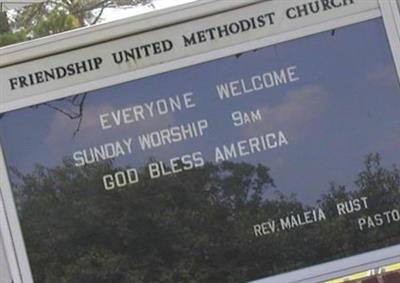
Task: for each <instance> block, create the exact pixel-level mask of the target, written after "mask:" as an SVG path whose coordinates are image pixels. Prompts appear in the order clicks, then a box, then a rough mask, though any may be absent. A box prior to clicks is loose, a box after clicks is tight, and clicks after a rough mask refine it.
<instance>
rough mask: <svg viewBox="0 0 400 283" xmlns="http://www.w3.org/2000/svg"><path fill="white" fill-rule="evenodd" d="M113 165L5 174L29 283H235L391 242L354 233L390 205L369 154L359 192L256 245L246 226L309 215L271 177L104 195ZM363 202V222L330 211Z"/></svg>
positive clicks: (215, 173) (225, 169)
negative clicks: (366, 205)
mask: <svg viewBox="0 0 400 283" xmlns="http://www.w3.org/2000/svg"><path fill="white" fill-rule="evenodd" d="M120 169H121V168H114V166H113V165H112V163H111V162H108V163H103V164H97V165H87V166H85V167H83V168H80V169H78V168H76V167H74V165H73V163H72V162H71V161H65V162H64V164H63V165H62V166H59V167H56V168H45V167H43V166H36V168H35V170H34V172H32V173H30V174H20V173H18V172H15V173H16V176H14V180H15V184H19V185H15V186H16V189H15V193H16V194H15V198H16V200H17V208H18V212H19V215H20V218H21V224H22V228H23V233H24V238H25V241H26V243H27V248H28V254H29V256H30V260H31V264H32V267H33V270H34V277H35V282H43V283H53V282H60V283H64V282H65V283H67V282H76V283H79V282H82V283H90V282H93V283H94V282H96V283H108V282H110V283H125V282H126V283H135V282H138V283H139V282H146V283H152V282H154V283H155V282H157V283H169V282H174V283H175V282H178V283H179V282H191V283H200V282H207V283H214V282H215V283H220V282H244V281H246V280H248V279H249V278H251V279H255V278H260V277H264V276H268V275H272V274H276V273H279V272H284V271H287V270H292V269H296V268H301V267H305V266H308V265H312V264H317V263H321V262H322V261H327V260H332V259H335V258H339V257H343V256H347V255H353V254H355V253H358V252H363V251H365V250H366V249H372V248H378V247H382V246H386V245H389V244H394V243H398V242H399V240H400V236H399V235H400V227H398V225H387V226H384V227H381V228H379V229H376V230H373V231H371V232H368V233H367V232H361V231H359V230H358V229H357V222H356V221H357V218H358V217H361V216H363V215H364V214H367V213H368V214H371V213H375V212H382V211H385V210H387V209H389V208H392V209H394V208H399V196H400V174H399V171H398V170H397V169H396V168H395V167H394V168H392V169H386V168H383V167H382V166H381V163H380V158H379V156H378V155H369V156H367V158H366V161H365V169H364V171H362V172H361V173H360V174H359V176H358V177H357V179H356V181H355V184H356V187H357V189H352V190H347V189H346V187H344V186H338V185H335V184H332V185H331V189H330V191H329V192H328V193H327V194H325V195H323V196H322V197H321V199H320V201H319V206H320V207H321V208H322V209H323V210H324V211H325V213H326V214H327V217H328V218H329V219H328V220H327V221H323V222H317V223H314V224H311V225H305V226H302V227H297V228H295V229H292V230H289V231H281V232H279V233H275V234H272V235H269V236H267V237H260V238H256V237H254V234H253V231H252V225H253V224H256V223H262V222H264V221H266V220H268V219H279V218H282V217H286V216H287V215H289V214H297V213H302V212H304V211H305V210H308V209H310V208H311V207H310V206H309V204H304V203H302V202H300V201H298V200H296V198H295V197H294V196H291V197H287V196H284V195H283V194H281V193H279V194H277V195H276V196H275V197H266V195H267V194H270V193H271V190H272V189H273V188H274V186H275V185H274V181H273V179H272V177H271V175H270V169H269V168H267V167H265V166H263V165H258V166H254V165H251V164H246V163H232V162H225V163H222V164H218V165H214V164H207V165H206V166H205V167H203V168H199V169H195V170H191V171H187V172H182V173H179V174H177V175H170V176H165V177H162V178H158V179H153V180H149V178H148V172H146V171H145V170H141V172H140V178H141V182H139V183H138V184H135V185H132V186H130V187H127V188H124V189H120V190H114V191H105V190H104V189H103V187H102V183H101V180H102V176H103V175H105V174H108V173H110V172H112V171H118V170H120ZM360 196H367V197H368V198H369V199H370V200H371V201H370V204H371V208H370V209H369V210H367V211H364V212H362V214H357V213H356V214H350V215H347V216H345V217H343V216H340V217H339V216H337V213H336V212H335V211H336V203H338V202H340V201H345V200H349V199H352V198H356V197H360Z"/></svg>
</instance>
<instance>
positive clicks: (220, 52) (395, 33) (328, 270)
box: [0, 0, 400, 283]
mask: <svg viewBox="0 0 400 283" xmlns="http://www.w3.org/2000/svg"><path fill="white" fill-rule="evenodd" d="M299 1H302V0H299ZM362 1H365V2H367V1H369V2H377V3H378V6H377V8H374V9H369V10H363V11H358V12H354V13H353V14H352V15H346V16H341V17H336V18H334V19H331V20H327V21H326V20H322V19H320V21H319V22H318V23H314V24H312V25H309V26H304V27H302V28H299V29H293V30H289V31H285V32H283V33H277V34H274V35H271V36H268V37H264V38H259V39H255V40H252V41H249V42H242V43H239V44H233V45H230V46H225V47H223V48H221V49H217V50H212V51H209V52H203V53H200V54H194V55H190V56H188V57H184V58H179V59H176V60H173V61H169V62H166V63H162V64H154V65H152V66H148V67H144V68H142V69H138V70H134V71H131V72H126V73H122V74H118V75H115V76H110V77H107V78H103V79H102V80H100V81H99V80H97V81H96V80H93V81H90V82H85V83H81V84H78V85H74V86H69V87H66V88H62V89H59V90H52V91H49V92H46V93H42V94H40V95H37V96H32V97H28V98H26V97H25V98H23V99H21V100H15V101H12V102H10V103H7V105H6V106H4V105H0V113H1V112H6V111H9V110H12V109H17V108H22V107H26V106H29V105H33V104H36V103H40V102H44V101H49V100H54V99H57V98H61V97H67V96H71V95H74V94H79V93H82V92H85V91H88V90H94V89H99V88H102V87H106V86H110V85H114V84H118V83H122V82H126V81H131V80H134V79H139V78H143V77H147V76H151V75H155V74H158V73H162V72H166V71H170V70H175V69H180V68H183V67H186V66H190V65H194V64H198V63H202V62H206V61H211V60H215V59H218V58H222V57H226V56H229V55H232V54H237V53H241V52H245V51H248V50H252V49H256V48H260V47H265V46H269V45H273V44H277V43H281V42H285V41H288V40H293V39H296V38H301V37H305V36H308V35H312V34H316V33H319V32H323V31H327V30H331V29H335V28H340V27H344V26H347V25H351V24H355V23H359V22H362V21H366V20H370V19H375V18H379V17H382V18H383V21H384V25H385V29H386V34H387V38H388V40H389V43H390V46H391V50H392V55H393V58H394V63H395V65H396V69H397V72H398V75H399V74H400V15H399V12H398V11H399V9H398V8H399V6H398V3H397V1H396V0H362ZM206 2H207V5H210V3H209V1H206ZM217 2H218V1H217ZM227 2H229V1H227ZM251 2H252V4H254V5H256V4H257V3H258V2H260V1H251ZM261 2H263V1H261ZM273 2H274V1H271V2H268V3H273ZM244 3H246V4H248V3H249V2H248V1H246V2H245V1H243V6H245V5H244ZM215 5H217V4H215ZM192 6H193V5H192ZM222 6H223V5H222ZM236 6H237V5H236ZM211 7H212V5H211ZM226 7H227V8H226V9H227V10H228V9H232V5H231V4H228V3H226ZM236 8H237V7H235V9H236ZM218 9H220V10H223V8H221V3H218ZM237 9H240V8H237ZM189 11H190V13H189V15H191V16H193V18H196V13H197V14H198V13H200V12H201V14H202V16H204V11H203V10H202V9H201V3H200V4H199V5H198V6H193V8H191V9H189ZM174 13H179V9H175V10H174V12H172V13H171V15H169V16H170V17H173V16H174ZM177 24H178V23H177ZM55 39H56V40H57V37H56V38H55ZM94 48H95V47H94ZM0 54H1V53H0ZM22 65H23V63H22V64H21V66H22ZM399 80H400V76H399ZM0 185H1V189H2V190H1V192H0V235H1V238H2V239H3V243H4V247H5V250H6V251H5V252H6V256H7V261H8V264H9V268H10V273H11V276H12V278H13V280H14V282H15V283H31V282H33V278H32V274H31V270H30V265H29V260H28V257H27V253H26V249H25V244H24V241H23V237H22V232H21V228H20V225H19V220H18V216H17V212H16V208H15V203H14V199H13V194H12V190H11V184H10V181H9V177H8V175H7V170H6V162H5V158H4V155H3V151H2V148H1V141H0ZM399 261H400V244H399V245H395V246H391V247H388V248H384V249H379V250H376V251H372V252H368V253H363V254H360V255H356V256H352V257H347V258H343V259H340V260H336V261H332V262H329V263H325V264H319V265H316V266H312V267H307V268H304V269H301V270H296V271H293V272H288V273H284V274H280V275H276V276H273V277H269V278H266V279H261V280H258V281H254V282H257V283H261V282H262V283H272V282H321V281H323V280H328V279H332V278H334V277H339V276H343V275H347V274H349V273H353V272H358V271H362V270H366V269H369V268H374V267H378V266H382V265H386V264H390V263H394V262H399Z"/></svg>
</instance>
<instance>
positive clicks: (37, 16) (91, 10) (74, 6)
mask: <svg viewBox="0 0 400 283" xmlns="http://www.w3.org/2000/svg"><path fill="white" fill-rule="evenodd" d="M152 1H153V0H122V1H121V0H116V1H112V0H54V1H47V2H43V3H37V4H32V5H28V6H26V7H24V8H22V9H21V10H19V11H17V15H16V17H15V19H13V20H11V19H7V18H6V14H5V13H4V12H3V13H2V14H1V15H0V46H5V45H8V44H12V43H16V42H21V41H24V40H27V39H33V38H39V37H43V36H47V35H52V34H56V33H60V32H64V31H68V30H71V29H75V28H78V27H84V26H89V25H93V24H96V23H98V21H99V20H100V19H101V16H102V14H103V11H104V9H105V8H107V7H118V6H138V5H151V3H152ZM11 24H12V25H11ZM10 26H12V28H10Z"/></svg>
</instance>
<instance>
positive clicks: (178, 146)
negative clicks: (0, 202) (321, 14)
mask: <svg viewBox="0 0 400 283" xmlns="http://www.w3.org/2000/svg"><path fill="white" fill-rule="evenodd" d="M399 106H400V88H399V81H398V78H397V76H396V72H395V67H394V63H393V59H392V57H391V53H390V50H389V46H388V42H387V39H386V37H385V31H384V27H383V23H382V20H381V19H375V20H370V21H366V22H363V23H359V24H355V25H351V26H348V27H344V28H340V29H337V30H332V31H327V32H323V33H319V34H316V35H312V36H309V37H305V38H301V39H297V40H293V41H289V42H285V43H282V44H277V45H274V46H270V47H265V48H260V49H257V50H252V51H249V52H246V53H243V54H236V55H233V56H229V57H226V58H222V59H219V60H215V61H211V62H207V63H203V64H198V65H194V66H191V67H187V68H183V69H179V70H175V71H171V72H166V73H162V74H158V75H155V76H151V77H147V78H144V79H140V80H135V81H131V82H127V83H124V84H119V85H115V86H110V87H107V88H104V89H99V90H96V91H92V92H91V93H84V94H81V95H78V96H74V97H70V98H67V99H63V100H58V101H51V102H48V103H44V104H41V105H36V106H33V107H28V108H25V109H20V110H17V111H13V112H9V113H6V114H5V115H3V116H2V117H1V119H0V138H1V142H2V145H3V147H4V150H5V156H6V162H7V165H8V169H9V175H10V178H11V181H12V183H13V187H12V190H13V193H14V197H15V199H16V205H17V209H18V215H19V218H20V222H21V226H22V230H23V234H24V239H25V242H26V246H27V251H28V255H29V259H30V263H31V265H32V270H33V275H34V278H35V280H36V282H51V283H53V282H85V283H87V282H96V283H99V282H130V283H131V282H218V283H220V282H245V281H250V280H255V279H259V278H265V277H268V276H271V275H276V274H280V273H283V272H286V271H293V270H296V269H299V268H304V267H309V266H312V265H316V264H319V263H323V262H328V261H332V260H336V259H341V258H344V257H348V256H351V255H356V254H360V253H363V252H367V251H372V250H377V249H380V248H383V247H388V246H391V245H396V244H400V225H399V221H400V212H399V209H400V192H399V190H400V173H399V169H398V163H399V155H398V150H399V148H400V113H399V110H398V109H399ZM354 264H355V265H356V264H358V263H354Z"/></svg>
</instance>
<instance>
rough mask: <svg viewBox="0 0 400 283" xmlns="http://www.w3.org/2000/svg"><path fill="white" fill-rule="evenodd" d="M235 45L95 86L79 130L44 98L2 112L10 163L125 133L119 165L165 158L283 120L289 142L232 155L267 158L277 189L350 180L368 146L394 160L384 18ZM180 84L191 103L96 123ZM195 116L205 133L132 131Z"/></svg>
mask: <svg viewBox="0 0 400 283" xmlns="http://www.w3.org/2000/svg"><path fill="white" fill-rule="evenodd" d="M239 55H240V56H239ZM239 55H238V56H230V57H227V58H223V59H219V60H215V61H211V62H206V63H203V64H198V65H194V66H191V67H187V68H183V69H179V70H176V71H170V72H166V73H163V74H159V75H155V76H151V77H148V78H144V79H140V80H135V81H131V82H128V83H124V84H119V85H115V86H111V87H108V88H104V89H100V90H96V91H93V92H91V93H89V94H88V96H87V98H86V101H85V105H84V110H83V120H82V124H81V126H80V130H79V132H78V133H77V134H76V135H75V136H74V132H75V130H76V128H77V120H71V119H69V118H68V117H67V116H65V115H64V114H62V113H60V112H57V111H55V110H54V109H51V108H49V107H47V106H45V105H39V106H38V107H33V108H26V109H21V110H16V111H12V112H10V113H7V114H6V115H5V116H4V117H2V118H1V119H0V141H1V143H2V145H3V147H4V149H5V155H6V160H7V163H8V165H9V166H13V167H15V168H18V169H19V170H21V171H22V172H29V171H30V170H32V168H33V166H34V164H42V165H44V166H49V167H52V166H56V165H59V164H60V163H61V162H62V159H63V158H64V157H71V156H72V154H73V152H75V151H76V150H81V149H84V148H88V147H91V146H96V145H100V144H104V143H107V142H112V141H115V140H121V139H122V138H127V137H133V139H134V146H133V150H134V153H133V154H132V155H127V156H124V157H121V158H118V159H117V160H115V163H116V164H117V165H129V166H136V167H140V166H142V165H143V164H144V163H145V162H146V161H148V160H149V158H150V157H154V158H157V159H161V160H166V159H169V158H172V157H176V156H179V155H182V154H185V153H190V152H193V151H202V152H203V155H204V157H206V159H207V160H208V161H213V160H214V148H215V146H220V145H223V144H229V143H231V142H235V141H239V140H243V139H247V138H250V137H253V136H259V135H262V134H265V133H268V132H277V131H278V130H281V131H283V132H284V133H285V134H286V136H287V137H288V141H289V145H288V146H285V147H282V148H279V149H276V150H269V151H264V152H261V153H257V154H253V155H249V156H246V157H243V158H238V159H235V160H231V161H235V162H236V161H237V162H238V161H245V162H249V163H254V164H256V163H262V164H265V165H266V166H268V167H270V168H271V176H272V178H274V180H275V183H276V185H277V189H278V190H280V191H281V192H283V193H285V194H289V193H295V194H297V196H298V198H299V200H302V201H304V202H307V203H312V202H314V201H315V200H316V199H318V198H319V197H320V195H321V194H322V193H324V192H326V191H327V189H328V188H329V183H330V182H332V181H334V182H336V183H338V184H343V185H347V186H349V188H351V187H352V186H354V185H353V182H354V181H355V179H356V178H357V174H358V173H359V172H360V171H361V170H362V168H363V160H364V158H365V156H366V155H367V154H369V153H375V152H379V153H380V154H381V156H382V160H383V165H386V166H390V165H391V164H398V161H399V160H398V159H399V157H398V154H397V152H398V150H399V149H400V113H399V111H398V108H399V105H400V88H399V82H398V79H397V77H396V72H395V67H394V64H393V59H392V57H391V54H390V51H389V45H388V42H387V38H386V37H385V35H384V27H383V23H382V20H381V19H375V20H370V21H367V22H363V23H359V24H355V25H351V26H348V27H345V28H341V29H338V30H336V32H335V33H332V32H331V31H328V32H323V33H319V34H317V35H313V36H309V37H305V38H302V39H297V40H293V41H289V42H285V43H282V44H278V45H274V46H270V47H266V48H262V49H258V50H253V51H249V52H247V53H243V54H239ZM292 65H295V66H297V74H298V76H299V77H300V80H299V81H297V82H294V83H291V84H287V85H284V86H279V87H276V88H271V89H267V90H263V91H259V92H254V93H249V94H244V95H241V96H237V97H234V98H231V99H227V100H220V99H219V97H218V94H217V92H216V85H217V84H220V83H223V82H229V81H233V80H238V79H240V78H249V77H251V76H253V75H258V74H262V73H265V72H268V71H271V70H278V69H281V68H285V67H288V66H292ZM186 92H193V93H194V102H195V103H196V107H195V108H192V109H189V110H184V111H181V112H175V113H171V114H169V115H165V116H160V117H156V118H153V119H148V120H146V121H140V122H137V123H133V124H128V125H124V126H120V127H116V128H112V129H109V130H102V129H101V127H100V122H99V114H101V113H105V112H109V111H112V110H116V109H121V108H124V107H127V106H133V105H135V104H142V103H145V102H150V101H154V100H156V99H160V98H165V97H168V96H174V95H181V94H183V93H186ZM54 105H57V103H55V104H54ZM64 105H65V103H64V104H63V103H60V107H64ZM256 109H259V110H260V111H261V113H262V118H263V120H262V122H257V123H254V124H250V125H247V126H243V127H234V125H233V123H232V120H231V113H232V112H233V111H237V110H241V111H250V110H256ZM199 119H207V120H208V123H209V128H208V129H207V131H206V134H205V135H204V136H202V137H200V138H196V139H192V140H186V141H183V142H180V143H175V144H171V145H166V146H163V147H159V148H156V149H154V150H151V151H146V152H142V151H141V150H140V148H139V145H138V142H137V139H136V136H137V135H139V134H143V133H146V132H150V131H154V130H158V129H162V128H166V127H169V126H173V125H178V124H182V123H188V122H191V121H196V120H199Z"/></svg>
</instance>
